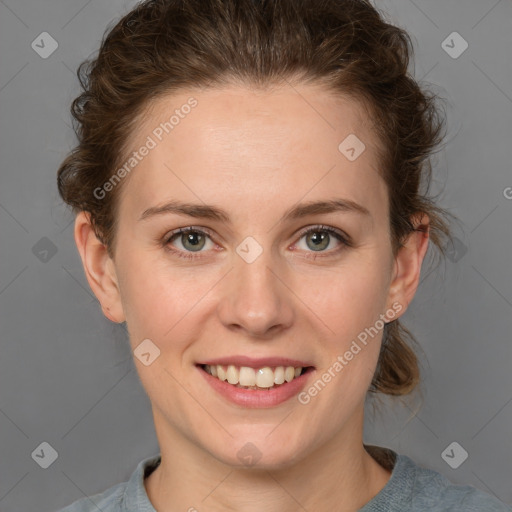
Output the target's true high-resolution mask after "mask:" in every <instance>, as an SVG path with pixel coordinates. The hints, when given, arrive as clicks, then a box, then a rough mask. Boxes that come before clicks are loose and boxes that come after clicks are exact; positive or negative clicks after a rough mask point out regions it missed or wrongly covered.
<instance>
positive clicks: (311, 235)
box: [298, 226, 351, 259]
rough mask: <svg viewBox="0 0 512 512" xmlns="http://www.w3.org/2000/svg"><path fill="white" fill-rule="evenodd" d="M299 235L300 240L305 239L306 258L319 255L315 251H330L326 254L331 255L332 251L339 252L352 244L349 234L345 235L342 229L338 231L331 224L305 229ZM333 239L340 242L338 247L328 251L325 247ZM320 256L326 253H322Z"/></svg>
mask: <svg viewBox="0 0 512 512" xmlns="http://www.w3.org/2000/svg"><path fill="white" fill-rule="evenodd" d="M299 236H300V239H299V242H300V241H301V240H302V239H304V240H305V247H306V249H305V250H306V254H305V255H304V256H305V257H306V258H313V259H314V258H316V257H317V254H314V253H325V252H327V253H328V254H327V255H326V256H330V255H332V253H336V254H337V253H338V252H339V251H340V250H342V249H343V247H344V246H348V247H350V246H351V243H350V241H349V238H348V236H346V235H344V234H343V233H342V232H341V231H338V230H337V229H334V228H331V227H329V226H313V227H311V228H308V229H307V230H305V231H302V232H301V233H300V235H299ZM333 240H335V241H336V242H338V244H337V245H338V248H335V249H333V250H330V251H326V250H325V249H327V248H328V247H329V245H331V242H333ZM298 245H299V244H298ZM308 249H310V251H308ZM312 253H313V254H312ZM320 256H324V255H323V254H321V255H320Z"/></svg>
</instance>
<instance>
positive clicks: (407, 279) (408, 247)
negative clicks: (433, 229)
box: [388, 214, 430, 314]
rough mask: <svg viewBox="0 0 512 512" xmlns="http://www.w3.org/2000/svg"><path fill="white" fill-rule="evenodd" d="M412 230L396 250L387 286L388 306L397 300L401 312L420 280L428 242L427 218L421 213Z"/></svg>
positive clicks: (406, 306)
mask: <svg viewBox="0 0 512 512" xmlns="http://www.w3.org/2000/svg"><path fill="white" fill-rule="evenodd" d="M413 225H414V228H415V231H412V232H411V233H410V235H409V236H408V238H407V239H406V241H405V242H404V244H403V246H402V247H401V248H400V249H399V250H398V253H397V255H396V257H395V261H394V265H393V268H394V270H393V277H392V281H391V284H390V288H389V295H388V307H390V306H391V304H393V303H395V302H398V303H399V304H401V305H402V308H403V309H402V310H401V314H403V313H405V311H406V310H407V308H408V307H409V304H410V303H411V301H412V299H413V298H414V295H415V294H416V290H417V288H418V284H419V281H420V274H421V264H422V262H423V258H424V257H425V254H426V252H427V248H428V242H429V231H430V224H429V218H428V216H427V215H426V214H423V215H422V216H421V218H419V219H416V220H414V221H413Z"/></svg>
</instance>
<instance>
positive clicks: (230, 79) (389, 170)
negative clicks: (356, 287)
mask: <svg viewBox="0 0 512 512" xmlns="http://www.w3.org/2000/svg"><path fill="white" fill-rule="evenodd" d="M412 52H413V46H412V42H411V40H410V38H409V36H408V34H407V33H406V32H405V31H404V30H402V29H400V28H398V27H396V26H394V25H392V24H389V23H387V22H386V21H385V20H384V18H383V16H382V15H381V14H380V13H379V12H378V11H377V10H376V9H375V8H374V7H372V5H371V4H370V3H369V2H368V1H365V0H147V1H144V2H141V3H140V4H138V5H137V6H136V7H135V8H134V9H133V10H132V11H130V12H129V13H128V14H127V15H126V16H124V17H123V18H122V19H121V20H120V21H119V22H118V23H117V24H116V25H115V26H114V27H113V28H110V29H108V30H107V32H106V34H105V36H104V38H103V41H102V43H101V47H100V50H99V53H98V55H97V57H96V58H94V59H91V60H88V61H85V62H83V63H82V64H81V65H80V67H79V70H78V77H79V80H80V83H81V86H82V89H83V92H82V94H80V96H78V97H77V98H76V99H75V100H74V101H73V104H72V107H71V112H72V115H73V117H74V122H75V132H76V134H77V137H78V145H77V146H76V147H75V149H74V150H73V151H72V152H71V153H70V154H69V156H68V157H67V158H66V159H65V160H64V161H63V163H62V164H61V166H60V168H59V170H58V188H59V193H60V195H61V197H62V198H63V200H64V201H65V202H66V203H68V204H69V205H71V206H72V208H73V211H74V212H75V213H77V212H79V211H85V212H88V213H89V214H90V219H91V222H92V224H93V227H94V230H95V232H96V234H97V236H98V238H99V240H100V241H101V242H102V243H104V244H105V245H106V247H107V249H108V251H109V254H110V255H111V256H112V257H113V254H114V248H115V236H114V235H115V230H116V206H117V202H118V198H119V192H120V190H121V186H122V184H120V185H118V186H117V187H115V189H114V190H112V192H110V193H109V194H107V195H106V197H104V198H101V199H98V198H97V197H96V195H95V194H94V190H95V189H97V188H98V187H101V186H102V185H103V184H104V183H105V182H107V181H108V180H109V179H110V178H111V176H112V175H113V173H114V171H115V170H116V169H117V167H118V166H119V165H120V164H121V162H122V161H123V152H124V149H125V148H124V145H125V143H126V140H127V139H128V137H129V135H130V133H131V132H132V131H133V129H134V127H135V126H136V122H137V120H138V119H139V118H140V117H141V115H143V113H144V109H145V108H146V107H147V106H148V103H149V101H150V100H151V99H154V98H156V97H158V96H161V95H163V94H168V93H171V92H172V91H177V90H179V89H181V90H183V89H187V88H197V87H215V86H221V85H225V84H241V85H247V86H250V87H270V86H272V85H274V84H282V83H283V82H284V81H286V80H287V79H291V78H297V80H298V82H302V83H309V82H311V83H317V84H323V85H325V86H326V88H327V89H328V90H330V91H332V92H334V93H339V94H341V95H345V96H346V95H349V96H351V97H353V98H356V99H358V100H359V101H360V102H361V104H362V105H364V106H365V107H366V108H367V111H368V113H369V114H370V116H369V118H370V120H371V122H372V124H373V128H374V130H375V133H376V134H377V136H378V137H377V138H378V140H379V142H380V147H379V162H380V164H381V172H382V175H383V177H384V179H385V181H386V183H387V186H388V190H389V197H390V212H389V214H390V223H391V226H390V227H391V236H392V246H393V251H394V254H396V251H397V250H398V249H399V248H400V246H401V244H402V242H403V241H404V240H405V238H406V237H407V235H409V234H410V233H411V231H413V230H414V229H420V230H421V229H424V227H417V226H416V227H415V225H414V223H413V220H414V219H415V217H416V216H419V215H420V214H422V213H425V214H427V215H428V216H429V218H430V227H429V232H430V240H431V241H432V243H433V244H434V245H435V246H436V247H437V248H438V249H439V250H440V252H441V253H443V254H444V250H443V244H442V238H443V237H444V236H447V237H449V236H450V230H449V227H448V224H447V223H446V221H445V220H444V219H443V217H444V215H445V214H446V215H449V214H448V213H447V212H446V211H444V210H442V209H441V208H439V207H438V206H436V205H435V204H434V201H433V200H432V199H431V198H429V197H428V196H427V193H428V190H429V186H430V179H431V172H432V169H431V164H430V158H429V157H430V156H431V154H432V153H433V152H434V149H436V148H437V146H438V145H439V144H440V142H441V141H442V139H443V136H444V134H443V133H442V132H443V128H444V123H443V121H444V120H443V119H442V117H441V116H440V115H439V109H438V107H437V105H436V100H437V97H436V96H435V95H434V94H432V93H430V92H427V91H426V90H422V88H420V86H419V85H418V83H417V82H416V81H415V80H414V78H413V77H412V76H411V75H410V74H409V73H408V65H409V58H410V56H411V55H412ZM422 187H424V191H423V192H422V191H421V190H420V189H421V188H422ZM408 342H409V343H408ZM410 343H415V340H414V338H413V336H412V334H411V333H410V332H409V331H408V330H407V329H406V328H405V327H403V325H401V324H400V322H399V320H398V319H397V320H394V321H391V322H390V323H388V324H386V326H385V327H384V335H383V343H382V348H381V353H380V357H379V362H378V365H377V369H376V372H375V375H374V378H373V381H372V383H371V386H370V389H369V391H370V392H373V393H385V394H388V395H406V394H408V393H410V392H411V391H412V390H413V389H414V388H415V387H416V385H417V383H418V382H419V364H418V359H417V356H416V354H415V352H414V351H413V350H412V348H411V347H410Z"/></svg>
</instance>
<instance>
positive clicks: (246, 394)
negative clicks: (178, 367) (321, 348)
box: [196, 366, 314, 408]
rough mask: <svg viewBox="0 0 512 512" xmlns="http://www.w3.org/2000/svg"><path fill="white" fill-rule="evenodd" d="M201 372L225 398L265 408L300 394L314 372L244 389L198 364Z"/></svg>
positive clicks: (235, 402) (247, 405)
mask: <svg viewBox="0 0 512 512" xmlns="http://www.w3.org/2000/svg"><path fill="white" fill-rule="evenodd" d="M196 368H197V369H198V371H199V373H200V374H201V375H202V376H203V377H204V379H206V382H207V383H208V384H210V386H211V387H212V388H213V389H214V390H215V391H217V392H218V393H219V394H220V395H222V396H223V397H224V398H227V399H228V400H229V401H230V402H232V403H234V404H237V405H240V406H242V407H249V408H265V407H274V406H276V405H279V404H281V403H283V402H286V400H289V399H290V398H292V397H294V396H295V395H297V394H299V393H300V392H301V390H302V389H303V388H304V387H305V385H306V381H307V380H308V378H309V377H310V375H311V374H312V373H313V371H314V370H313V369H310V370H308V371H307V372H306V373H304V374H302V375H300V376H299V377H295V378H294V379H293V380H292V381H291V382H285V383H284V384H281V385H280V386H277V387H273V388H269V389H261V390H259V389H244V388H238V387H236V386H233V385H232V384H229V382H227V381H221V380H219V379H217V377H213V376H212V375H210V374H209V373H207V372H206V371H205V370H203V369H202V368H201V367H200V366H196Z"/></svg>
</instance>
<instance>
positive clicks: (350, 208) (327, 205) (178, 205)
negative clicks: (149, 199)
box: [139, 199, 371, 224]
mask: <svg viewBox="0 0 512 512" xmlns="http://www.w3.org/2000/svg"><path fill="white" fill-rule="evenodd" d="M336 212H342V213H357V214H361V215H365V216H369V217H371V214H370V212H369V210H368V209H367V208H365V207H364V206H362V205H360V204H358V203H356V202H355V201H352V200H350V199H330V200H325V201H309V202H306V203H301V204H298V205H296V206H293V207H291V208H290V209H289V210H287V211H286V212H285V213H284V214H283V216H282V217H281V219H280V222H285V221H290V220H296V219H300V218H302V217H306V216H308V215H315V214H322V213H336ZM169 213H174V214H178V215H187V216H189V217H194V218H198V219H210V220H217V221H221V222H224V223H226V224H230V223H231V219H230V217H229V214H228V213H227V212H226V211H225V210H223V209H222V208H218V207H216V206H213V205H207V204H194V203H183V202H181V201H169V202H167V203H165V204H163V205H159V206H153V207H151V208H148V209H147V210H144V212H143V213H142V215H141V216H140V218H139V220H144V219H148V218H150V217H154V216H158V215H164V214H169Z"/></svg>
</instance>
